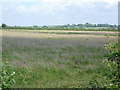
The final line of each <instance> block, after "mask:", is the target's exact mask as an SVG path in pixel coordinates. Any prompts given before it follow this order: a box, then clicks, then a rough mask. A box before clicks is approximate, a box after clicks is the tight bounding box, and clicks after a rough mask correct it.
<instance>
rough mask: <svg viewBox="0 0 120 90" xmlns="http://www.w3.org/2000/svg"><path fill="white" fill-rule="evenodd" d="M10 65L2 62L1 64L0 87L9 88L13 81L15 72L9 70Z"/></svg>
mask: <svg viewBox="0 0 120 90" xmlns="http://www.w3.org/2000/svg"><path fill="white" fill-rule="evenodd" d="M10 68H11V67H10V66H9V65H7V63H4V64H3V65H2V70H1V74H0V80H1V82H2V83H1V88H10V86H11V85H12V84H13V83H15V79H14V77H15V72H14V71H11V69H10Z"/></svg>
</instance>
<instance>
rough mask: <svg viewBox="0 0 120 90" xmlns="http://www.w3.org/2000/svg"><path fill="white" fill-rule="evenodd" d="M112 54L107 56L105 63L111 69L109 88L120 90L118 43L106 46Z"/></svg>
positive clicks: (119, 46) (119, 51)
mask: <svg viewBox="0 0 120 90" xmlns="http://www.w3.org/2000/svg"><path fill="white" fill-rule="evenodd" d="M105 47H106V48H107V49H108V50H109V52H110V54H109V55H108V56H107V58H106V60H105V62H106V63H107V65H108V68H109V69H110V76H109V78H110V80H111V84H110V85H109V86H108V87H111V88H118V86H119V84H120V80H119V71H118V70H119V67H120V57H119V56H120V45H119V44H118V43H110V44H108V45H106V46H105Z"/></svg>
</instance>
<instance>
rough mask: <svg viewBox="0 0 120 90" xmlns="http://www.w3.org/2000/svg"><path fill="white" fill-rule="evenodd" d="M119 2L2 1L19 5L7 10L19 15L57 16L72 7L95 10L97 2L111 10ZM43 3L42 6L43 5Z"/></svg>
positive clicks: (68, 0)
mask: <svg viewBox="0 0 120 90" xmlns="http://www.w3.org/2000/svg"><path fill="white" fill-rule="evenodd" d="M118 1H119V0H2V2H15V3H14V4H16V3H17V5H13V4H12V5H10V6H9V5H8V6H7V7H6V8H7V9H9V8H10V9H15V10H16V11H17V12H19V13H42V14H49V13H51V14H55V13H56V12H58V11H65V10H67V9H68V7H70V6H75V7H79V8H82V9H91V10H93V9H94V8H95V7H94V6H95V5H94V4H95V3H96V2H103V3H106V4H105V5H106V6H105V7H106V8H111V7H113V6H114V5H117V3H118ZM21 2H26V3H27V2H29V3H32V2H37V4H33V5H27V4H21ZM41 3H42V4H41Z"/></svg>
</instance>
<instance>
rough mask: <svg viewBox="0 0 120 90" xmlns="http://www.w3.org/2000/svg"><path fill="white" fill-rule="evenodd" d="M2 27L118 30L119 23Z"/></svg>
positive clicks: (5, 27)
mask: <svg viewBox="0 0 120 90" xmlns="http://www.w3.org/2000/svg"><path fill="white" fill-rule="evenodd" d="M1 28H2V29H29V30H88V29H94V30H95V29H96V30H117V25H109V24H90V23H86V24H67V25H56V26H37V25H33V26H26V27H23V26H8V25H6V24H2V25H1Z"/></svg>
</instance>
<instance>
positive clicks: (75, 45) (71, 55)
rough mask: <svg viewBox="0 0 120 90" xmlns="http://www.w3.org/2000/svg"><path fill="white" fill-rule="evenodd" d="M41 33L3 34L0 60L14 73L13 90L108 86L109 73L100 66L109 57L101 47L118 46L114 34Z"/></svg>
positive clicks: (8, 31) (15, 32)
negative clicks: (9, 66)
mask: <svg viewBox="0 0 120 90" xmlns="http://www.w3.org/2000/svg"><path fill="white" fill-rule="evenodd" d="M44 32H45V33H42V32H40V31H31V30H30V31H25V30H23V31H18V30H17V31H16V30H6V31H5V30H3V31H2V49H3V51H2V60H3V61H7V62H8V63H9V65H11V66H12V68H11V70H13V71H15V72H16V76H15V80H16V83H15V84H13V85H12V86H11V87H12V88H76V87H91V86H92V85H93V84H91V83H90V82H93V83H94V82H98V85H99V86H100V87H102V86H104V85H106V84H110V79H109V77H108V76H109V69H108V67H107V66H106V64H105V63H104V62H103V60H104V58H105V56H106V55H107V54H108V51H107V50H106V49H105V48H104V45H105V44H108V43H110V42H117V36H115V35H116V34H115V33H114V32H109V33H108V32H73V31H72V33H71V34H70V33H68V32H67V33H66V32H65V31H64V32H61V31H57V33H55V32H54V31H52V32H53V33H49V32H48V31H44ZM59 32H60V33H59ZM63 33H65V34H63ZM81 33H82V34H81ZM86 33H87V34H86ZM96 33H100V34H99V35H98V34H96ZM106 34H107V35H106ZM113 34H114V35H113ZM111 35H112V36H111ZM94 79H95V80H96V81H95V80H94Z"/></svg>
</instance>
